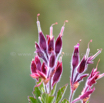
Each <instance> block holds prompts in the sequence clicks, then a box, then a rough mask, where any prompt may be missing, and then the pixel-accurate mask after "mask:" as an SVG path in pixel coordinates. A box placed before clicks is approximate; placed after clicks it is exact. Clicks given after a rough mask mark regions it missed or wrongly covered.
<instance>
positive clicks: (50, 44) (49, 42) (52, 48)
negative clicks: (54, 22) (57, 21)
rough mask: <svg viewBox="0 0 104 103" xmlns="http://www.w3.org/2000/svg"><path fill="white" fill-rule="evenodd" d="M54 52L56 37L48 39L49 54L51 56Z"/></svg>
mask: <svg viewBox="0 0 104 103" xmlns="http://www.w3.org/2000/svg"><path fill="white" fill-rule="evenodd" d="M53 50H54V37H53V38H50V37H49V39H48V53H49V54H50V53H51V52H52V51H53Z"/></svg>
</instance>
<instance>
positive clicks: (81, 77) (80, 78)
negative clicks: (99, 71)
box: [77, 74, 89, 82]
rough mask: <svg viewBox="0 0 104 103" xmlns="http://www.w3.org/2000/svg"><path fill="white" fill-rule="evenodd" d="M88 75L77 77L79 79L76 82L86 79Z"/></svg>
mask: <svg viewBox="0 0 104 103" xmlns="http://www.w3.org/2000/svg"><path fill="white" fill-rule="evenodd" d="M88 75H89V74H83V75H81V76H80V77H79V79H78V80H77V82H80V81H81V80H83V78H84V77H87V76H88Z"/></svg>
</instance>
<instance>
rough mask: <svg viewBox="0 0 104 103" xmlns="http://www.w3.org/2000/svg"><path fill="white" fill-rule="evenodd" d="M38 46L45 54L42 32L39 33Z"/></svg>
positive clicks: (44, 41)
mask: <svg viewBox="0 0 104 103" xmlns="http://www.w3.org/2000/svg"><path fill="white" fill-rule="evenodd" d="M39 45H40V47H41V49H42V50H43V51H44V52H45V53H46V40H45V37H44V35H43V33H42V32H39Z"/></svg>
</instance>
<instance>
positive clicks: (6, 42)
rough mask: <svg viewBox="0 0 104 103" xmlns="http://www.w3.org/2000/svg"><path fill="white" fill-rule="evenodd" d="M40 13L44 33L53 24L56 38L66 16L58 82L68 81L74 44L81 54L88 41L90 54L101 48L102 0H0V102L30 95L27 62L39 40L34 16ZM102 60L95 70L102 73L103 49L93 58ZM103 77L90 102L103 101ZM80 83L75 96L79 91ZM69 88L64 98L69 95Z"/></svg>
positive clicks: (20, 100) (14, 102)
mask: <svg viewBox="0 0 104 103" xmlns="http://www.w3.org/2000/svg"><path fill="white" fill-rule="evenodd" d="M37 13H40V14H41V15H40V17H39V20H40V22H41V26H42V30H43V32H44V34H48V33H49V27H50V25H51V24H52V23H55V22H56V21H57V22H58V25H56V26H54V31H53V33H54V35H55V37H56V36H57V35H58V33H59V32H60V27H61V26H62V25H63V22H64V21H65V20H66V19H67V20H69V23H67V24H66V26H65V32H64V37H63V51H64V56H63V68H64V70H63V76H62V78H61V82H60V83H59V84H58V85H60V86H63V84H66V83H69V79H66V78H69V75H70V59H71V54H72V51H73V46H74V45H75V44H76V43H77V42H78V41H79V40H80V39H82V42H81V43H80V55H81V57H82V56H83V54H84V53H85V49H86V47H87V42H88V41H90V39H92V40H93V42H92V43H91V45H90V48H91V53H92V54H94V53H95V52H96V51H97V50H96V48H104V44H103V43H104V0H0V103H26V102H28V100H27V96H28V95H31V92H32V90H33V87H34V85H35V81H34V80H33V79H31V77H30V76H29V75H30V61H31V59H32V58H34V55H35V54H34V51H35V48H34V45H35V43H34V42H35V41H38V40H37V38H38V32H37V27H36V16H37ZM99 58H100V59H101V62H100V63H99V67H98V70H100V71H101V72H104V63H103V61H104V52H103V51H102V53H101V54H100V55H99V57H97V58H96V60H95V62H94V65H91V66H89V70H88V71H86V72H90V71H91V69H92V68H93V67H95V65H96V63H97V60H98V59H99ZM103 81H104V78H102V80H99V81H98V84H97V85H96V90H95V92H94V93H93V94H92V97H91V99H90V102H91V103H102V101H103V100H104V98H103V94H104V89H103V87H104V82H103ZM83 85H84V83H82V85H81V86H79V89H78V91H77V93H76V95H75V96H77V95H78V94H79V92H81V91H82V88H83V87H82V86H83ZM67 94H69V88H68V89H67V93H66V94H65V97H66V98H68V95H67Z"/></svg>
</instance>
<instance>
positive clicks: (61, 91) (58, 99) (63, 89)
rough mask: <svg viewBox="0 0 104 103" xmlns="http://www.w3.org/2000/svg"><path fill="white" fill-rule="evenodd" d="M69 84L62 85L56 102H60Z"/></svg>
mask: <svg viewBox="0 0 104 103" xmlns="http://www.w3.org/2000/svg"><path fill="white" fill-rule="evenodd" d="M67 86H68V84H66V85H65V86H63V87H61V88H60V89H59V90H58V92H57V97H56V102H55V103H59V102H60V101H61V99H62V97H63V95H64V93H65V90H66V88H67Z"/></svg>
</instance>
